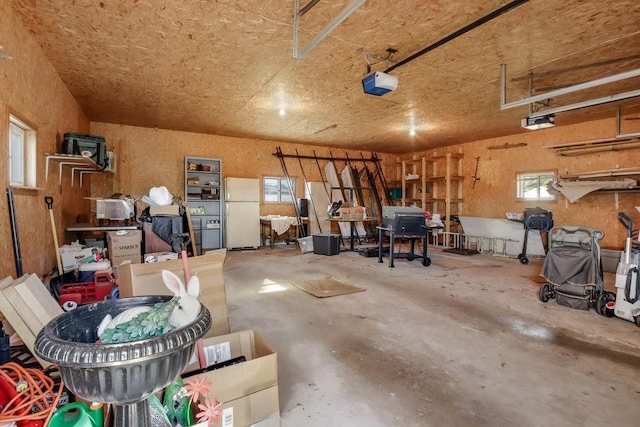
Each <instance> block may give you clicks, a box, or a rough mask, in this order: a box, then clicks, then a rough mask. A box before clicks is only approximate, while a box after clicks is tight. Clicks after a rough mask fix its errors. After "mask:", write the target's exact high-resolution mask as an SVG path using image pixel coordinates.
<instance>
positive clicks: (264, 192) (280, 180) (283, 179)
mask: <svg viewBox="0 0 640 427" xmlns="http://www.w3.org/2000/svg"><path fill="white" fill-rule="evenodd" d="M286 179H287V178H286V177H284V176H264V177H262V201H263V202H264V203H265V204H285V203H286V204H289V203H295V201H296V195H297V194H296V193H297V190H296V178H293V177H289V182H290V183H291V186H292V188H293V200H283V199H282V195H283V194H285V195H286V196H287V198H288V197H291V194H289V187H288V186H287V184H286ZM267 180H278V194H277V196H278V200H267V186H266V185H267ZM283 189H284V193H283ZM269 196H272V195H269Z"/></svg>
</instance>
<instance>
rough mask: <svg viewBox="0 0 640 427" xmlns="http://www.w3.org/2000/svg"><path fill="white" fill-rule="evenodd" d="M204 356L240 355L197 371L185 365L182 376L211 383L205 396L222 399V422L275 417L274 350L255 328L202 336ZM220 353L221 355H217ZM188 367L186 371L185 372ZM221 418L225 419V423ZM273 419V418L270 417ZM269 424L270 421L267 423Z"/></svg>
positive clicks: (245, 423)
mask: <svg viewBox="0 0 640 427" xmlns="http://www.w3.org/2000/svg"><path fill="white" fill-rule="evenodd" d="M202 344H203V352H204V354H207V355H208V357H207V356H204V355H203V354H202V353H201V354H200V357H199V358H200V359H202V358H209V359H216V362H215V363H219V362H220V361H224V359H225V358H227V357H228V358H235V357H238V356H244V357H245V358H246V361H245V362H241V363H238V364H235V365H231V366H226V367H223V368H219V369H215V370H211V371H207V372H203V373H198V371H195V372H194V371H193V370H194V369H197V368H198V367H199V364H198V363H197V362H196V363H195V364H192V365H189V366H188V367H187V369H186V370H185V372H187V373H185V374H183V376H182V377H183V379H187V378H189V377H191V376H194V375H197V376H199V377H200V378H202V377H203V376H204V377H206V378H207V380H208V381H210V382H212V383H213V385H214V386H213V387H212V390H211V391H210V392H209V394H208V395H207V397H208V398H209V399H213V398H216V399H218V401H220V402H222V403H223V416H222V425H223V426H248V425H253V424H255V423H258V425H261V424H259V422H261V421H262V422H266V420H268V419H270V418H273V419H277V420H278V421H279V418H280V416H279V414H280V403H279V398H278V363H277V353H276V352H275V351H274V350H273V349H272V348H271V347H269V345H268V344H267V343H266V342H265V340H264V339H263V338H262V337H261V336H260V334H258V333H257V332H255V331H252V330H248V331H241V332H236V333H233V334H228V335H223V336H219V337H212V338H205V339H203V340H202ZM220 357H222V359H220ZM189 371H190V372H189ZM225 420H226V422H227V423H225ZM271 421H273V420H271ZM267 425H271V424H267Z"/></svg>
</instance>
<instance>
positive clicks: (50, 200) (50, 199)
mask: <svg viewBox="0 0 640 427" xmlns="http://www.w3.org/2000/svg"><path fill="white" fill-rule="evenodd" d="M44 202H45V203H46V204H47V209H48V210H49V218H50V219H51V230H52V231H53V244H54V245H55V249H56V262H57V264H58V274H59V275H60V276H62V275H63V274H64V270H63V269H62V260H61V259H60V249H58V233H57V232H56V220H55V219H54V218H53V197H51V196H45V198H44Z"/></svg>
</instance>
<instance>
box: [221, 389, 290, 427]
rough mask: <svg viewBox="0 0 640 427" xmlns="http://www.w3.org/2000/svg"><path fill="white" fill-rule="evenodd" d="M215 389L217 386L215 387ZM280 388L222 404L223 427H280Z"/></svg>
mask: <svg viewBox="0 0 640 427" xmlns="http://www.w3.org/2000/svg"><path fill="white" fill-rule="evenodd" d="M214 387H215V386H214ZM279 407H280V402H279V399H278V386H277V385H276V386H273V387H269V388H267V389H264V390H261V391H258V392H256V393H252V394H250V395H248V396H243V397H241V398H239V399H235V400H232V401H230V402H223V404H222V417H221V425H222V427H244V426H251V427H275V426H280V409H279Z"/></svg>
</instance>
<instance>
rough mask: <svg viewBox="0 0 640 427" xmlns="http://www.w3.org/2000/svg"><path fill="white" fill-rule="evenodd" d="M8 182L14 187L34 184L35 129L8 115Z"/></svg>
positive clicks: (33, 185) (32, 185)
mask: <svg viewBox="0 0 640 427" xmlns="http://www.w3.org/2000/svg"><path fill="white" fill-rule="evenodd" d="M8 163H9V183H10V185H12V186H14V187H35V186H36V175H37V174H36V171H37V169H36V131H35V130H34V129H33V127H32V126H29V125H28V124H26V123H25V122H24V121H22V120H20V119H19V118H17V117H16V116H14V115H12V114H10V115H9V162H8Z"/></svg>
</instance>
